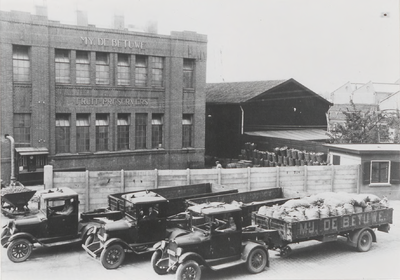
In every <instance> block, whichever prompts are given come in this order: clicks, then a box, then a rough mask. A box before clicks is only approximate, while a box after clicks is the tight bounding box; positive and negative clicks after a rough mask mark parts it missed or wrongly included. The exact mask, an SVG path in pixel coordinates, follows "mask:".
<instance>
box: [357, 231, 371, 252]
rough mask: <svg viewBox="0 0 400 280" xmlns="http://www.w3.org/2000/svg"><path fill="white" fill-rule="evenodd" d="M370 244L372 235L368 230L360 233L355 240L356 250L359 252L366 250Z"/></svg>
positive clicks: (369, 247)
mask: <svg viewBox="0 0 400 280" xmlns="http://www.w3.org/2000/svg"><path fill="white" fill-rule="evenodd" d="M371 246H372V235H371V233H370V232H369V231H368V230H364V231H363V232H361V233H360V235H359V236H358V240H357V250H358V251H360V252H367V251H369V249H371Z"/></svg>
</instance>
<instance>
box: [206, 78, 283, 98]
mask: <svg viewBox="0 0 400 280" xmlns="http://www.w3.org/2000/svg"><path fill="white" fill-rule="evenodd" d="M286 81H288V80H274V81H254V82H232V83H208V84H207V85H206V95H207V96H206V100H207V102H211V103H242V102H246V101H248V100H250V99H252V98H254V97H256V96H258V95H260V94H262V93H264V92H266V91H268V90H270V89H272V88H274V87H276V86H278V85H280V84H283V83H284V82H286Z"/></svg>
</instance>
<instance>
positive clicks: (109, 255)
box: [100, 244, 125, 269]
mask: <svg viewBox="0 0 400 280" xmlns="http://www.w3.org/2000/svg"><path fill="white" fill-rule="evenodd" d="M124 259H125V251H124V248H122V246H121V245H119V244H114V245H111V246H110V247H108V248H106V249H104V250H103V252H101V255H100V261H101V264H102V265H103V266H104V267H105V268H107V269H116V268H118V267H119V266H120V265H121V264H122V262H123V261H124Z"/></svg>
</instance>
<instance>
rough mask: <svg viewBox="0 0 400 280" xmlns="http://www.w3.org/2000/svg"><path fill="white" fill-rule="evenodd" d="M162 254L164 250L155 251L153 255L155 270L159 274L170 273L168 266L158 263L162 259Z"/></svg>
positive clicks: (152, 261)
mask: <svg viewBox="0 0 400 280" xmlns="http://www.w3.org/2000/svg"><path fill="white" fill-rule="evenodd" d="M161 256H162V252H161V251H159V250H157V251H155V252H154V253H153V255H152V256H151V265H152V266H153V269H154V271H155V272H156V273H157V274H158V275H164V274H167V273H168V272H167V269H168V267H165V266H159V265H157V262H158V261H159V260H160V259H161Z"/></svg>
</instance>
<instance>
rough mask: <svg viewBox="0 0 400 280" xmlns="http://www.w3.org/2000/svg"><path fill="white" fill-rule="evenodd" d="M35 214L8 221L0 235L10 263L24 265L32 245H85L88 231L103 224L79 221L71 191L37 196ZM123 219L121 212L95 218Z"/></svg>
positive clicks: (73, 192)
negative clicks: (83, 243) (81, 243)
mask: <svg viewBox="0 0 400 280" xmlns="http://www.w3.org/2000/svg"><path fill="white" fill-rule="evenodd" d="M37 198H38V205H37V210H36V209H35V210H34V211H31V212H30V214H27V215H24V216H21V217H18V218H16V219H10V220H9V221H8V223H7V224H6V225H5V226H4V229H3V231H2V233H1V245H2V246H3V247H4V248H7V256H8V258H9V259H10V260H11V261H12V262H16V263H18V262H23V261H25V260H26V259H28V258H29V256H30V255H31V253H32V250H33V248H34V246H33V245H34V244H39V245H42V246H44V247H53V246H59V245H64V244H72V243H79V242H85V240H86V239H87V238H88V237H89V236H90V233H91V231H93V230H94V228H96V227H98V226H99V225H100V224H102V223H103V221H102V220H98V219H95V218H94V217H92V219H86V218H85V219H79V210H78V208H79V207H78V206H79V199H78V194H77V193H76V192H75V191H74V190H72V189H70V188H56V189H49V190H44V191H41V192H39V193H38V194H37ZM100 216H101V217H107V218H109V219H111V220H112V219H120V218H122V215H121V212H120V211H108V212H107V213H106V214H105V213H103V214H101V215H100V214H99V215H98V216H97V217H100Z"/></svg>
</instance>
